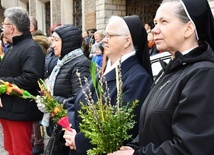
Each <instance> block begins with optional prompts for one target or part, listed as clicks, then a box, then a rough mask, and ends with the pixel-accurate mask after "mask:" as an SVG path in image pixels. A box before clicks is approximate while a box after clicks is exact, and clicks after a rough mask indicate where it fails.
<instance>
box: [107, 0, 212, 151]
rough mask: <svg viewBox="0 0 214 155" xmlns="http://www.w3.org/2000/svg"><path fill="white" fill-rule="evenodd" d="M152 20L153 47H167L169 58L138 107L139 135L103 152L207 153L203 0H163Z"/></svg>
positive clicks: (208, 63) (208, 66)
mask: <svg viewBox="0 0 214 155" xmlns="http://www.w3.org/2000/svg"><path fill="white" fill-rule="evenodd" d="M196 10H197V11H196ZM154 23H155V28H154V29H153V30H152V33H153V34H154V38H155V42H156V45H157V49H158V50H164V51H169V53H170V54H171V55H172V57H173V59H172V60H171V61H170V62H169V64H168V66H167V67H166V68H165V70H164V72H163V74H162V76H160V77H159V78H158V79H157V81H156V82H155V84H156V85H155V86H154V87H153V89H152V90H151V92H150V94H149V95H148V97H147V99H146V100H145V102H144V104H143V106H142V108H141V116H140V127H139V129H140V130H139V135H138V136H137V138H135V139H134V140H133V142H132V143H129V144H128V146H129V147H128V146H125V147H121V149H120V150H119V151H116V152H114V153H109V155H110V154H114V155H132V154H134V155H147V154H149V155H187V154H191V155H196V154H197V155H199V154H200V155H212V154H214V147H213V144H214V123H213V122H214V104H213V92H214V80H213V77H214V52H213V50H214V43H213V41H214V21H213V16H212V12H211V10H210V7H209V4H208V2H207V0H197V1H195V0H164V1H163V2H162V3H161V5H160V7H159V9H158V10H157V13H156V16H155V18H154ZM172 34H173V35H172Z"/></svg>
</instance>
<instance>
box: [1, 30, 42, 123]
mask: <svg viewBox="0 0 214 155" xmlns="http://www.w3.org/2000/svg"><path fill="white" fill-rule="evenodd" d="M44 59H45V56H44V54H43V52H42V49H41V48H40V47H39V45H38V44H37V43H36V42H35V41H34V40H33V39H32V36H31V34H30V32H26V33H24V34H23V35H21V36H17V37H14V38H13V44H12V48H11V49H10V50H9V51H7V53H6V54H5V56H4V57H3V59H2V61H1V64H0V79H2V80H4V81H8V82H10V83H14V84H16V85H17V86H18V87H20V88H22V89H25V90H27V91H29V92H30V93H31V94H33V95H37V94H38V90H39V86H38V83H37V80H38V79H39V78H43V71H44V62H45V61H44ZM0 97H1V100H2V104H3V107H1V108H0V118H2V119H7V120H18V121H36V120H41V119H42V115H43V113H41V112H40V111H39V110H38V108H37V106H36V103H35V102H34V101H30V100H27V99H21V98H18V97H15V96H9V95H1V96H0Z"/></svg>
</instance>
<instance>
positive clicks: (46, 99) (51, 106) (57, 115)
mask: <svg viewBox="0 0 214 155" xmlns="http://www.w3.org/2000/svg"><path fill="white" fill-rule="evenodd" d="M38 84H39V87H40V91H39V92H40V95H39V99H40V101H41V102H42V103H44V104H45V108H46V110H47V114H48V115H49V114H50V115H49V116H50V117H51V118H52V120H53V122H54V123H57V122H58V121H59V120H60V119H61V118H62V117H65V116H67V112H66V110H65V109H64V108H63V105H62V104H60V103H58V101H57V100H56V99H54V97H53V96H52V95H51V93H50V91H49V90H48V88H47V86H46V84H45V82H44V81H43V80H42V79H39V80H38ZM44 116H45V117H47V115H44ZM43 118H44V117H43ZM44 119H49V118H44Z"/></svg>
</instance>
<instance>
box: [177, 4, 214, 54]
mask: <svg viewBox="0 0 214 155" xmlns="http://www.w3.org/2000/svg"><path fill="white" fill-rule="evenodd" d="M180 1H181V2H182V4H183V6H184V9H185V11H186V14H187V15H188V17H189V19H190V20H191V21H192V22H193V23H194V25H195V27H196V36H197V39H198V40H199V41H200V40H202V41H207V42H208V43H209V44H210V46H211V47H212V49H213V50H214V19H213V15H212V11H211V9H210V6H209V3H208V1H207V0H180Z"/></svg>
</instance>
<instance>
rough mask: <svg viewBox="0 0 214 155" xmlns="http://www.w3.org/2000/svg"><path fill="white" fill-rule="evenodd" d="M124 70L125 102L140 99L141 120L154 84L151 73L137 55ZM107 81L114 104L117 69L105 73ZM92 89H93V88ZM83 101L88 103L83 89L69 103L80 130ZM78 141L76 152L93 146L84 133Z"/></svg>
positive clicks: (123, 64)
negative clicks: (79, 113)
mask: <svg viewBox="0 0 214 155" xmlns="http://www.w3.org/2000/svg"><path fill="white" fill-rule="evenodd" d="M121 70H122V81H123V87H122V90H123V102H124V104H125V103H127V102H132V101H134V100H136V99H138V100H140V102H139V103H138V106H137V107H136V108H135V116H136V117H135V121H136V122H138V120H139V113H140V107H141V105H142V104H143V102H144V100H145V98H146V96H147V95H148V93H149V91H150V87H151V84H152V79H151V78H150V76H149V74H148V73H147V72H146V71H145V69H144V68H143V67H142V66H141V65H140V63H139V61H138V60H137V58H136V57H135V56H132V57H130V58H128V59H127V60H125V61H124V62H123V63H122V65H121ZM105 77H106V81H107V83H108V87H109V91H110V97H111V102H112V104H115V103H116V98H117V88H116V74H115V70H112V71H110V72H109V73H107V74H106V75H105ZM91 90H92V89H91ZM92 93H93V98H94V99H95V101H96V97H95V96H96V95H95V93H94V92H93V90H92ZM80 101H82V102H83V103H86V101H85V97H84V95H83V93H82V91H80V92H79V94H78V95H77V97H76V99H75V101H70V102H69V103H68V105H67V106H68V107H67V110H68V115H69V117H70V118H69V119H70V120H71V123H72V125H73V127H74V128H75V129H76V130H77V132H79V123H80V122H81V119H80V118H79V117H78V112H77V111H78V110H79V109H80V104H79V102H80ZM72 115H75V120H72V118H71V117H73V116H72ZM130 133H131V134H132V135H133V137H135V136H136V134H137V133H138V123H136V124H135V127H134V128H133V129H132V131H131V132H130ZM75 142H76V149H77V150H76V152H75V153H76V154H81V155H82V154H86V151H87V150H88V149H91V148H92V145H91V144H90V143H89V140H88V139H86V138H85V137H84V134H83V133H80V132H79V133H78V134H77V135H76V138H75ZM75 153H74V151H72V154H75Z"/></svg>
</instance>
